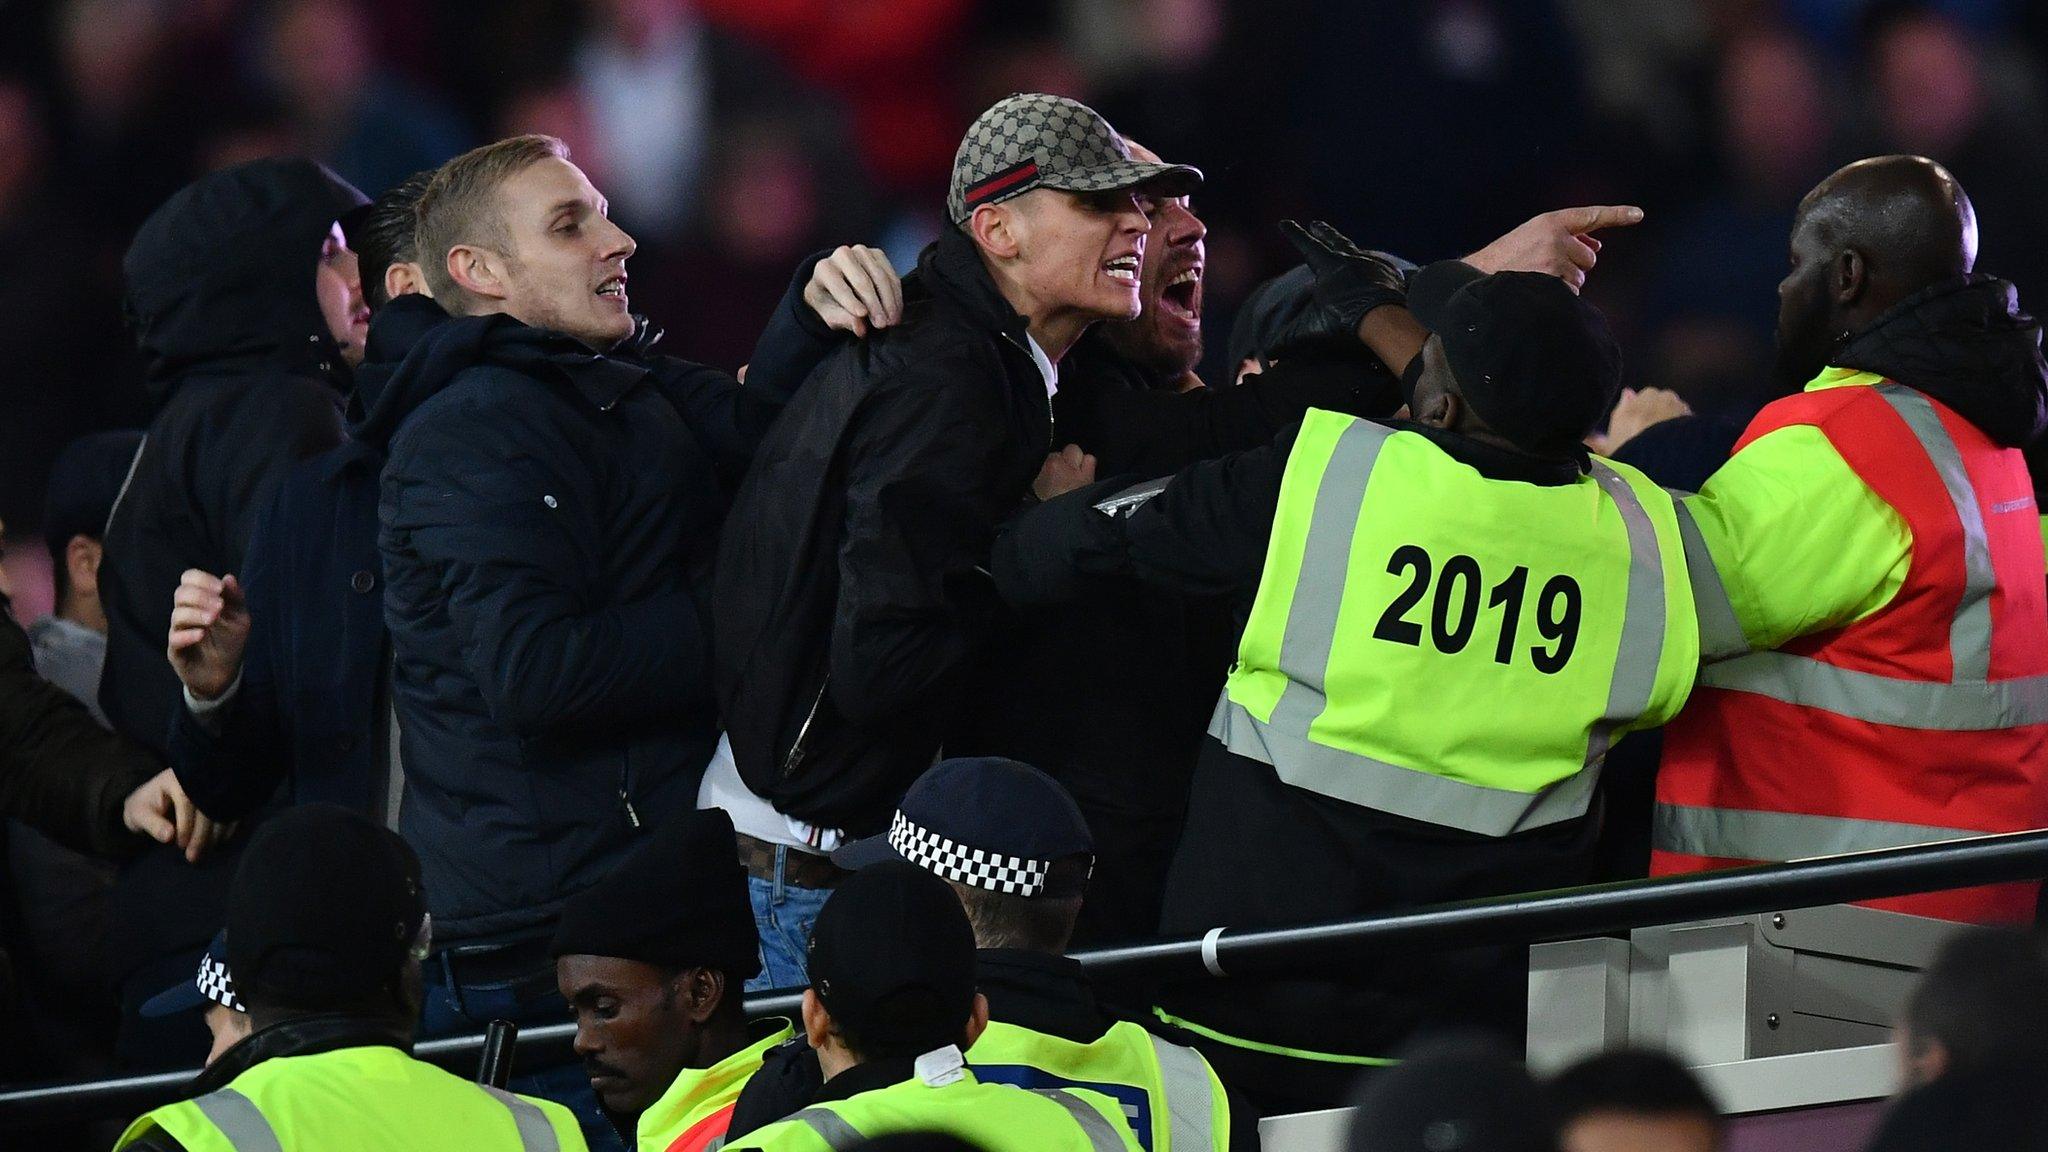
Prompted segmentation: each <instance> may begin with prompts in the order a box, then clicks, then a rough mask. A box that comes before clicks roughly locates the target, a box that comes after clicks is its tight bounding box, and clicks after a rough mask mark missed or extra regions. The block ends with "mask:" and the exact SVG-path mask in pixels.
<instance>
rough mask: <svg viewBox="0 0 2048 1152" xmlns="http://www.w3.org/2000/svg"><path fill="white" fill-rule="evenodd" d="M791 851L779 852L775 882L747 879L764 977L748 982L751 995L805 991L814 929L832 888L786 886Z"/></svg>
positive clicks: (778, 849)
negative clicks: (775, 989)
mask: <svg viewBox="0 0 2048 1152" xmlns="http://www.w3.org/2000/svg"><path fill="white" fill-rule="evenodd" d="M790 851H791V850H790V849H788V848H785V847H782V846H780V845H778V846H777V847H776V849H775V879H773V880H760V879H756V878H755V877H752V876H749V877H747V896H748V897H749V898H750V899H751V900H752V901H753V904H754V929H755V931H757V932H759V933H760V934H761V974H760V975H759V976H756V977H754V978H753V979H752V980H749V981H747V988H746V990H747V991H749V992H764V991H767V990H768V989H771V988H803V987H805V986H807V985H809V984H810V982H811V979H810V977H809V976H808V975H806V973H805V963H804V961H805V957H806V956H807V955H808V954H809V952H810V945H811V927H812V925H814V924H816V923H817V922H818V909H820V908H823V907H824V906H825V898H826V897H827V896H830V895H831V894H832V890H831V889H830V888H799V887H797V886H796V885H794V884H787V883H784V882H783V876H784V873H785V870H786V868H787V867H788V860H789V853H790Z"/></svg>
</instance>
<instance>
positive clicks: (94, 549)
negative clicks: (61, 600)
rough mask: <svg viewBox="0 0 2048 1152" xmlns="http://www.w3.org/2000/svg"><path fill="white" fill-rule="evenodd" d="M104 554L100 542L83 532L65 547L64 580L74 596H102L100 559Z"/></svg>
mask: <svg viewBox="0 0 2048 1152" xmlns="http://www.w3.org/2000/svg"><path fill="white" fill-rule="evenodd" d="M104 554H105V549H104V548H102V547H101V546H100V542H99V541H97V540H95V539H93V538H92V537H90V536H87V535H86V534H84V533H83V532H81V533H79V534H78V535H76V536H73V537H72V538H71V539H70V540H69V541H68V542H67V543H66V544H65V545H64V578H65V580H66V581H68V582H69V585H70V588H71V591H72V593H73V594H74V595H78V596H94V597H97V596H98V595H99V594H100V579H99V577H100V557H101V556H102V555H104Z"/></svg>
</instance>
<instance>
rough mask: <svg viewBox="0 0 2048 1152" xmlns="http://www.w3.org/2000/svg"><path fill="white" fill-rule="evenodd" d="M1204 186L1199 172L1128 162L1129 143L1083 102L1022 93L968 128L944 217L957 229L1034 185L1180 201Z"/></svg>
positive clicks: (955, 160)
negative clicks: (1136, 192)
mask: <svg viewBox="0 0 2048 1152" xmlns="http://www.w3.org/2000/svg"><path fill="white" fill-rule="evenodd" d="M1201 183H1202V172H1201V170H1200V169H1198V168H1191V167H1189V166H1188V165H1186V164H1151V163H1147V162H1146V161H1143V160H1135V159H1132V157H1131V149H1130V146H1129V145H1128V144H1125V143H1124V138H1123V137H1122V136H1119V135H1117V131H1116V129H1114V128H1111V127H1110V126H1109V121H1107V120H1104V119H1103V118H1102V116H1101V115H1100V114H1099V113H1097V112H1096V111H1095V109H1093V108H1090V107H1088V106H1087V105H1086V104H1083V103H1081V102H1080V101H1078V100H1069V99H1067V98H1066V97H1064V96H1048V95H1046V94H1045V93H1043V92H1019V93H1015V94H1013V95H1010V96H1005V97H1003V98H1002V99H1001V100H998V101H996V103H995V105H994V106H993V107H991V108H990V109H989V110H988V111H986V112H983V113H982V114H981V115H980V117H978V118H977V119H976V120H975V121H974V124H973V126H972V127H970V128H968V129H967V135H966V137H965V138H964V139H962V140H961V141H960V150H959V151H958V152H956V153H954V154H953V184H952V187H951V188H950V189H948V190H947V192H946V215H947V216H948V217H949V218H950V219H951V220H952V221H953V223H955V224H961V223H964V222H965V221H966V220H967V217H968V216H970V215H972V214H973V212H974V210H975V209H976V208H978V207H980V206H981V205H983V204H997V203H1000V202H1002V201H1004V200H1008V199H1009V198H1010V197H1012V196H1018V195H1021V194H1023V193H1025V192H1029V191H1031V190H1032V189H1033V188H1058V189H1060V190H1062V191H1066V192H1109V191H1115V190H1120V189H1124V188H1140V187H1142V188H1144V189H1145V190H1146V191H1148V192H1155V193H1157V194H1158V195H1161V196H1185V195H1187V194H1188V193H1190V192H1193V191H1194V190H1195V189H1196V187H1198V186H1199V185H1200V184H1201Z"/></svg>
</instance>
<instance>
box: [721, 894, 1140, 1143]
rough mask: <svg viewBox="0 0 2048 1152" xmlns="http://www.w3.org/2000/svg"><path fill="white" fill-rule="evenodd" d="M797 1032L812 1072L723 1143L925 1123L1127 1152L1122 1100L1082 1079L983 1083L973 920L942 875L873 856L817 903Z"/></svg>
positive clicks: (978, 1135) (975, 1138)
mask: <svg viewBox="0 0 2048 1152" xmlns="http://www.w3.org/2000/svg"><path fill="white" fill-rule="evenodd" d="M807 968H808V970H809V972H810V977H811V986H810V988H809V989H807V990H806V991H805V992H804V1009H803V1011H804V1032H805V1034H806V1036H807V1037H808V1038H809V1040H810V1043H811V1046H812V1047H813V1048H814V1049H816V1050H817V1053H818V1062H819V1065H820V1067H821V1068H822V1069H823V1072H824V1076H825V1084H824V1087H823V1088H822V1089H820V1090H819V1093H818V1096H817V1099H816V1101H815V1102H814V1103H813V1104H811V1105H810V1106H809V1107H807V1108H804V1109H802V1110H800V1111H798V1112H797V1113H795V1114H794V1115H793V1116H791V1117H790V1118H789V1119H787V1120H783V1121H780V1122H777V1123H773V1124H769V1125H768V1126H767V1127H765V1128H761V1129H759V1130H758V1131H755V1132H751V1133H748V1134H746V1135H743V1136H740V1137H738V1138H737V1139H735V1140H733V1141H732V1142H730V1143H728V1144H726V1148H728V1149H732V1150H734V1152H738V1150H740V1149H763V1150H767V1152H828V1150H830V1149H839V1148H847V1147H851V1146H853V1145H854V1144H855V1143H858V1142H859V1141H860V1140H862V1139H864V1138H866V1137H873V1136H888V1135H893V1134H896V1133H901V1132H937V1133H943V1134H946V1135H949V1136H957V1137H961V1138H964V1139H966V1140H969V1141H971V1142H973V1143H974V1144H976V1145H977V1146H979V1147H982V1148H985V1149H987V1150H988V1152H1009V1150H1011V1149H1015V1150H1016V1152H1025V1150H1027V1149H1029V1150H1031V1152H1065V1150H1068V1149H1072V1150H1074V1152H1081V1150H1083V1149H1086V1150H1088V1152H1133V1150H1136V1149H1138V1148H1139V1147H1140V1146H1139V1144H1138V1142H1137V1139H1136V1137H1135V1136H1133V1135H1132V1133H1131V1130H1130V1128H1129V1126H1128V1125H1127V1124H1125V1122H1124V1117H1123V1112H1122V1111H1121V1110H1120V1109H1119V1107H1118V1106H1117V1104H1116V1103H1115V1102H1114V1101H1112V1100H1111V1099H1110V1098H1108V1097H1107V1096H1103V1095H1101V1094H1099V1093H1096V1092H1092V1091H1080V1090H1076V1091H1051V1092H1027V1091H1023V1090H1021V1089H1018V1088H1014V1087H1010V1086H1008V1085H1004V1084H992V1083H983V1082H981V1081H979V1080H978V1079H977V1078H976V1077H975V1076H974V1074H973V1073H972V1071H971V1070H970V1069H969V1068H968V1067H967V1062H966V1058H965V1057H964V1056H963V1055H962V1052H963V1051H964V1050H966V1049H967V1048H969V1047H971V1046H972V1045H973V1044H975V1042H976V1041H977V1040H978V1039H979V1038H980V1037H981V1036H982V1034H983V1029H984V1028H986V1027H987V1025H988V1001H987V1000H985V999H983V998H982V996H981V995H980V994H979V993H977V992H976V991H975V989H974V932H973V930H972V929H971V928H969V927H968V924H967V917H966V915H965V914H964V913H962V912H961V910H960V903H959V901H958V900H956V899H955V898H954V895H953V892H952V890H951V889H949V888H948V887H947V886H946V885H945V884H943V883H941V882H940V881H939V880H938V879H936V878H935V877H933V876H932V874H931V873H929V872H926V871H925V870H923V869H922V868H919V867H916V866H914V865H912V864H909V863H906V862H904V861H901V860H885V861H883V862H881V863H879V864H876V865H875V866H873V867H871V868H867V869H864V870H862V871H860V872H857V873H855V874H854V875H853V876H852V877H850V878H849V879H847V880H845V881H844V882H842V883H841V884H840V885H839V887H838V888H837V889H835V890H834V891H833V893H832V896H831V897H830V898H829V899H828V900H826V902H825V907H824V909H823V910H822V911H820V912H819V913H818V921H817V925H816V927H814V928H813V929H812V930H811V946H810V956H809V961H808V964H807Z"/></svg>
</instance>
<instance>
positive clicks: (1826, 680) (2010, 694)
mask: <svg viewBox="0 0 2048 1152" xmlns="http://www.w3.org/2000/svg"><path fill="white" fill-rule="evenodd" d="M1699 682H1700V684H1701V685H1703V686H1705V687H1709V688H1726V689H1729V690H1730V691H1734V692H1753V693H1755V694H1757V695H1759V696H1768V697H1770V698H1771V699H1773V700H1779V701H1782V702H1784V703H1786V704H1797V705H1799V706H1800V707H1802V708H1817V709H1819V710H1821V711H1823V712H1833V713H1834V714H1835V715H1837V716H1846V717H1848V718H1849V719H1851V720H1861V721H1863V722H1864V723H1866V724H1889V725H1891V726H1892V727H1894V728H1923V729H1929V730H1932V731H1936V732H1993V731H1997V730H1999V729H2002V728H2019V727H2023V726H2025V725H2028V724H2048V676H2021V677H2016V678H2014V679H2011V680H1991V681H1983V680H1980V681H1977V682H1975V683H1971V684H1943V683H1941V682H1940V681H1933V680H1895V679H1893V678H1892V677H1889V676H1879V675H1877V674H1876V673H1873V672H1857V671H1854V670H1853V669H1849V668H1842V667H1838V666H1836V665H1833V664H1827V663H1823V662H1822V661H1819V660H1814V659H1811V658H1809V657H1805V656H1794V655H1792V654H1791V653H1789V652H1752V653H1750V654H1749V655H1747V656H1743V657H1740V658H1738V659H1735V660H1729V661H1727V662H1725V663H1721V664H1709V665H1708V666H1706V667H1705V668H1702V669H1700V679H1699Z"/></svg>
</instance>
